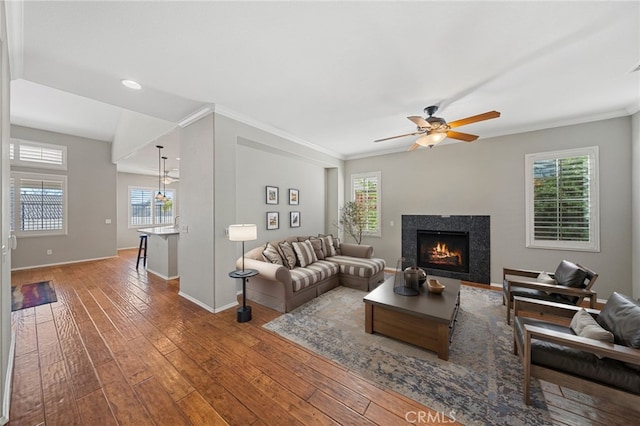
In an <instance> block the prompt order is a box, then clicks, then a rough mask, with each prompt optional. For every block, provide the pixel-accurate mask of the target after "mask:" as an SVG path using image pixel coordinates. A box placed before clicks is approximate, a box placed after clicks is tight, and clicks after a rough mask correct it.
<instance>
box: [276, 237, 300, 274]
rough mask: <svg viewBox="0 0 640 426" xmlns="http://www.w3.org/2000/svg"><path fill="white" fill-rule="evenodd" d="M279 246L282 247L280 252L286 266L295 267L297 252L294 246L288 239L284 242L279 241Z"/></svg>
mask: <svg viewBox="0 0 640 426" xmlns="http://www.w3.org/2000/svg"><path fill="white" fill-rule="evenodd" d="M278 247H279V248H280V252H281V253H282V260H283V261H284V266H286V267H287V268H289V269H293V268H294V267H295V266H296V254H295V252H294V251H293V247H292V246H291V244H290V243H289V242H287V241H285V242H283V243H279V244H278Z"/></svg>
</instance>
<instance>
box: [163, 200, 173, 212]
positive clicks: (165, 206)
mask: <svg viewBox="0 0 640 426" xmlns="http://www.w3.org/2000/svg"><path fill="white" fill-rule="evenodd" d="M172 207H173V201H172V200H167V201H165V202H164V203H163V204H162V211H163V212H168V211H169V210H171V208H172Z"/></svg>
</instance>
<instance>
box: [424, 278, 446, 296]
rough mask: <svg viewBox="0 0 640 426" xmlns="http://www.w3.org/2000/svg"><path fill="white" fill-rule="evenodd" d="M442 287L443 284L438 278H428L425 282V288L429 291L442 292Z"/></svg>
mask: <svg viewBox="0 0 640 426" xmlns="http://www.w3.org/2000/svg"><path fill="white" fill-rule="evenodd" d="M444 288H445V286H444V285H443V284H440V281H438V280H434V279H430V280H429V281H428V282H427V289H428V290H429V293H433V294H442V292H443V291H444Z"/></svg>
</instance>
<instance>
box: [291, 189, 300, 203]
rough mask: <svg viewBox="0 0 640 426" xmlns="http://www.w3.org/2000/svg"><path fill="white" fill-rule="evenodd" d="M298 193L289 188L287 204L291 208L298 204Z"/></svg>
mask: <svg viewBox="0 0 640 426" xmlns="http://www.w3.org/2000/svg"><path fill="white" fill-rule="evenodd" d="M299 197H300V193H299V192H298V190H297V189H294V188H289V204H290V205H292V206H297V205H298V204H300V198H299Z"/></svg>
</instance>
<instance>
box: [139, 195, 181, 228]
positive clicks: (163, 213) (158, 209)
mask: <svg viewBox="0 0 640 426" xmlns="http://www.w3.org/2000/svg"><path fill="white" fill-rule="evenodd" d="M156 193H157V192H156V191H155V190H154V189H152V188H139V187H129V226H130V227H139V226H151V225H165V224H172V223H173V216H174V206H173V200H174V198H175V191H174V190H172V189H167V190H166V191H164V195H165V197H166V198H167V201H160V200H157V199H156V198H155V195H156Z"/></svg>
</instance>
